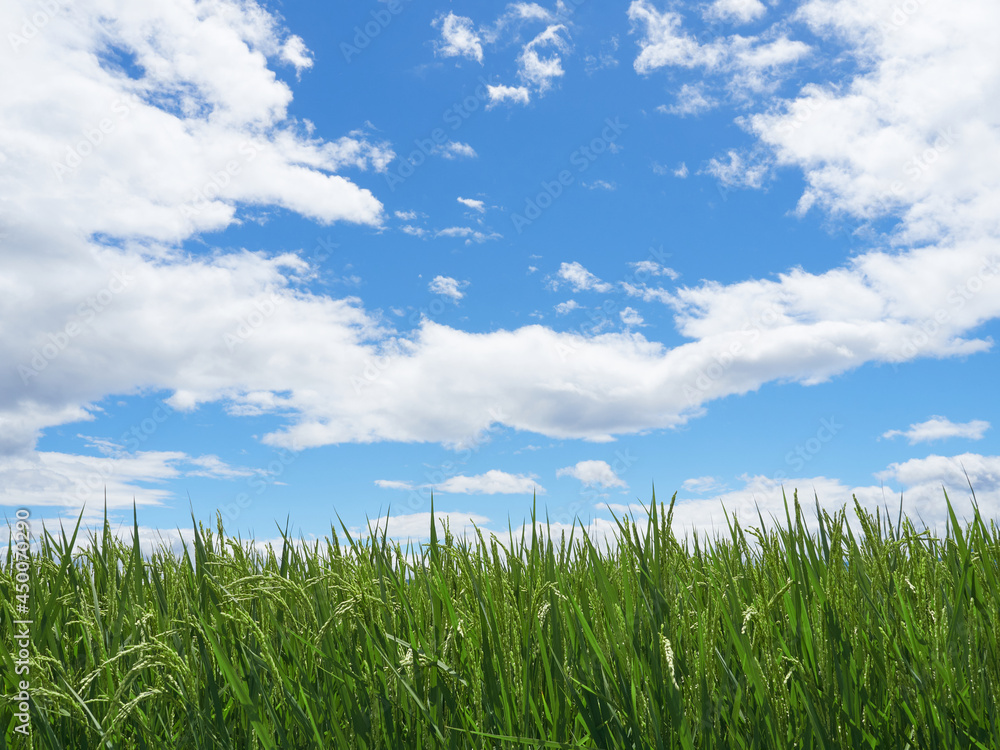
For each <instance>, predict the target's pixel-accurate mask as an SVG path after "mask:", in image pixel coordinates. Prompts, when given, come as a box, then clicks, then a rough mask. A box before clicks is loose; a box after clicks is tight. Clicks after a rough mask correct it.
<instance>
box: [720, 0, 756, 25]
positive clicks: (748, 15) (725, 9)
mask: <svg viewBox="0 0 1000 750" xmlns="http://www.w3.org/2000/svg"><path fill="white" fill-rule="evenodd" d="M765 13H767V8H766V7H765V6H764V3H762V2H761V1H760V0H715V2H713V3H712V4H711V5H710V6H708V9H707V10H706V12H705V17H706V18H708V19H718V20H722V21H732V22H734V23H749V22H750V21H756V20H757V19H758V18H760V17H761V16H763V15H764V14H765Z"/></svg>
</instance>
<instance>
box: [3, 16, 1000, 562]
mask: <svg viewBox="0 0 1000 750" xmlns="http://www.w3.org/2000/svg"><path fill="white" fill-rule="evenodd" d="M998 14H1000V10H998V9H997V8H996V7H995V4H992V3H990V2H988V1H987V0H970V1H969V2H967V3H964V4H963V6H962V8H961V9H955V8H952V7H947V8H946V7H938V6H937V5H935V4H932V3H926V2H921V0H908V2H907V3H903V4H899V3H895V2H878V1H872V0H805V1H804V2H786V3H779V2H769V3H764V2H761V1H760V0H706V1H705V2H701V3H665V2H655V1H654V0H634V2H631V3H630V4H620V5H614V6H611V7H609V6H608V5H607V4H599V3H596V2H593V1H592V0H585V1H584V2H573V0H568V1H567V2H558V3H556V4H552V3H547V4H546V3H539V4H535V3H512V4H506V5H505V4H489V5H486V6H484V5H483V4H482V3H471V2H470V3H458V2H456V3H439V4H437V5H435V4H426V3H421V4H418V3H415V2H404V1H403V0H399V1H396V0H390V2H375V1H372V2H358V3H351V4H335V5H330V4H327V3H315V2H300V3H294V4H286V5H279V4H256V3H253V2H239V3H237V2H231V1H227V0H216V1H215V2H200V3H196V2H192V1H191V0H151V1H150V2H147V3H145V4H143V5H142V7H135V6H134V4H130V3H125V2H113V1H112V0H80V1H79V2H75V3H72V4H70V3H60V2H58V0H53V2H51V3H37V2H31V1H29V0H15V2H13V3H8V4H6V5H5V7H4V9H3V10H2V11H0V18H2V20H3V28H5V29H8V30H9V33H7V34H6V40H5V42H4V43H3V44H0V56H2V59H3V66H4V69H5V70H13V71H15V73H16V74H15V75H8V76H4V80H3V81H2V82H0V90H2V94H3V101H4V102H5V106H4V108H3V112H2V113H0V199H2V200H0V222H2V224H3V229H2V237H0V243H2V244H0V247H2V251H0V252H2V258H3V263H2V266H0V289H2V290H3V292H4V293H3V295H0V358H2V360H3V362H5V363H6V366H5V367H4V369H3V374H2V376H0V479H2V487H3V489H2V490H0V503H2V504H3V505H4V506H5V509H6V511H5V512H6V513H7V515H8V517H10V516H12V515H13V512H14V510H16V509H17V508H28V509H29V510H30V511H31V513H32V517H33V518H34V519H36V520H37V521H39V522H43V521H44V522H46V523H47V524H55V523H58V520H59V519H66V518H75V517H76V516H77V515H79V514H80V512H81V510H82V511H83V513H84V516H85V519H86V520H87V522H88V523H89V524H93V523H95V522H97V521H98V520H99V519H100V517H101V515H102V513H103V507H104V496H105V490H106V491H107V504H108V508H109V513H110V515H111V516H112V517H113V518H114V519H115V520H116V521H119V522H127V523H126V524H125V525H126V526H130V523H131V508H132V504H133V501H134V502H135V503H136V505H137V507H138V509H139V521H140V525H141V527H142V531H143V535H144V538H145V539H146V540H147V542H149V543H152V542H153V541H155V540H157V539H160V538H162V539H164V540H165V541H167V542H168V543H172V542H176V540H177V539H178V536H179V535H183V534H186V533H188V532H187V531H186V529H187V528H188V527H190V523H191V512H192V511H193V512H194V514H195V516H196V517H197V518H198V519H199V520H203V521H206V522H211V521H213V520H214V518H215V515H216V512H219V513H221V514H222V516H223V519H224V522H225V524H226V528H227V529H228V530H230V531H232V532H233V533H236V532H239V533H241V534H243V535H244V536H252V537H254V538H255V539H258V540H268V539H273V538H275V537H276V536H277V530H276V523H277V524H280V525H282V526H284V524H285V522H286V519H287V522H288V524H289V527H290V528H291V529H292V530H293V533H295V534H296V535H303V536H306V537H307V538H310V537H313V536H320V537H321V536H323V535H324V534H326V533H328V532H329V529H330V525H331V523H336V519H337V516H338V515H339V517H340V518H341V519H342V520H343V522H344V523H345V524H346V525H347V526H348V527H350V528H353V529H359V528H361V527H363V526H364V524H365V520H366V518H375V517H383V518H384V517H385V516H386V514H387V513H388V514H389V516H390V521H389V523H390V533H392V534H393V535H394V536H397V537H407V536H413V537H420V536H424V535H425V534H426V531H427V528H428V517H427V513H428V512H429V510H430V502H429V499H430V494H431V492H432V491H433V493H434V497H435V510H436V512H438V513H439V514H440V515H442V517H447V518H448V519H449V521H450V523H451V524H452V526H453V528H460V527H463V526H465V525H466V524H467V523H468V522H469V521H470V520H471V521H472V522H474V523H476V524H477V525H479V526H481V527H483V528H484V529H487V530H492V531H497V532H501V531H503V532H506V529H507V527H508V522H509V523H510V524H511V525H512V526H514V527H515V528H516V527H517V526H519V525H520V524H521V523H522V522H523V521H524V520H525V519H526V517H527V516H528V514H529V513H530V509H531V504H532V495H533V492H534V493H536V496H537V502H538V507H539V509H540V510H541V511H542V512H548V514H549V517H550V518H551V519H552V520H553V521H554V522H555V523H556V528H557V529H558V528H560V526H561V525H563V524H569V523H571V522H572V520H573V518H574V517H578V518H579V519H580V521H581V522H583V523H585V524H587V525H588V526H589V528H590V529H591V530H592V531H593V532H594V533H595V534H598V535H606V534H607V533H608V532H609V530H610V528H611V526H612V524H610V523H609V521H610V519H611V513H612V512H616V513H626V512H630V513H639V514H641V507H640V505H641V503H647V502H648V501H649V498H650V493H651V488H652V486H653V485H654V484H655V486H656V489H657V493H658V497H660V498H661V499H665V498H669V496H670V495H671V494H672V493H673V492H675V491H676V492H678V498H679V501H678V510H677V519H678V525H679V526H680V527H682V528H683V529H684V530H685V531H688V532H689V531H692V530H698V531H700V532H705V533H709V534H711V533H714V531H716V530H722V529H724V520H723V512H722V509H723V507H724V506H725V507H726V508H727V509H729V510H730V511H734V512H736V513H738V514H739V515H740V517H741V518H745V519H746V520H748V521H752V522H755V521H756V518H757V516H756V508H757V507H760V508H761V509H762V511H763V512H764V514H765V517H766V515H767V514H768V513H775V514H778V515H782V514H783V510H782V508H783V506H782V499H781V493H782V488H783V487H784V489H785V490H787V491H788V492H789V493H790V492H791V491H792V490H793V489H798V490H799V492H800V493H801V494H803V495H804V496H805V497H807V498H810V499H811V498H812V497H813V495H814V494H816V495H818V497H819V500H820V502H821V504H822V505H823V506H824V507H827V508H828V509H835V508H840V507H841V506H842V505H843V504H845V503H847V504H851V503H852V501H851V497H852V495H856V496H857V497H858V499H859V501H860V502H862V503H863V504H864V505H866V506H868V507H872V508H874V507H876V506H883V505H888V506H889V507H891V508H893V509H895V508H898V504H899V502H900V496H901V495H902V498H903V504H904V508H905V510H907V511H908V512H910V513H912V514H913V515H914V516H919V517H920V518H923V519H924V520H925V521H926V522H928V523H929V524H938V523H942V522H943V520H944V518H945V508H944V502H943V493H942V491H941V488H942V486H944V487H946V488H947V489H948V491H949V494H950V495H951V496H952V497H953V499H954V500H955V501H956V503H957V505H958V507H959V510H960V512H962V513H967V512H968V511H969V508H970V506H969V502H968V499H969V492H968V487H967V484H966V478H965V474H966V472H967V473H968V475H969V477H970V478H971V480H972V483H973V486H974V487H975V490H976V495H977V497H978V499H979V502H980V505H981V507H982V508H983V509H984V511H985V512H986V513H987V514H988V515H990V516H991V517H996V516H997V513H998V510H1000V455H998V453H1000V452H998V446H997V442H996V441H997V438H996V432H995V429H993V427H992V425H994V424H996V422H997V420H998V419H1000V416H998V414H997V399H996V398H995V397H994V395H993V393H994V391H995V384H996V373H997V372H998V367H997V365H998V362H997V353H996V351H995V346H994V338H995V336H996V333H997V318H998V316H1000V281H998V279H1000V244H998V239H1000V222H998V220H997V216H996V211H995V207H996V205H1000V202H998V198H1000V177H998V175H1000V105H998V104H997V102H998V101H1000V97H998V96H995V95H994V94H996V93H998V91H1000V52H998V51H997V49H996V46H995V44H994V43H993V40H992V39H991V38H990V36H989V34H988V31H989V29H991V28H996V24H997V22H998V21H1000V18H998ZM991 92H992V93H991ZM178 529H180V532H178Z"/></svg>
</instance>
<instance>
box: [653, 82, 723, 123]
mask: <svg viewBox="0 0 1000 750" xmlns="http://www.w3.org/2000/svg"><path fill="white" fill-rule="evenodd" d="M718 106H719V102H718V100H716V99H714V98H713V97H711V96H709V95H708V94H707V93H706V91H705V86H704V84H701V83H696V84H694V85H691V84H689V83H685V84H683V85H682V86H681V90H680V91H678V92H677V101H676V103H675V104H674V105H673V106H671V107H667V106H666V105H664V104H661V105H660V106H659V107H657V108H656V110H657V112H663V113H664V114H671V115H679V116H680V117H688V116H691V115H700V114H702V113H703V112H708V111H709V110H711V109H715V108H716V107H718Z"/></svg>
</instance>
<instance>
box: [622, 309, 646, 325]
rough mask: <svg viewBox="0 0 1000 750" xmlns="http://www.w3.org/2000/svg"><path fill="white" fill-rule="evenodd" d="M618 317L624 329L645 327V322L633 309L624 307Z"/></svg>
mask: <svg viewBox="0 0 1000 750" xmlns="http://www.w3.org/2000/svg"><path fill="white" fill-rule="evenodd" d="M618 317H620V318H621V321H622V323H623V324H624V325H625V327H626V328H640V327H642V326H644V325H646V323H645V321H643V319H642V315H640V314H639V311H638V310H636V309H635V308H633V307H626V308H624V309H623V310H621V311H620V312H619V313H618Z"/></svg>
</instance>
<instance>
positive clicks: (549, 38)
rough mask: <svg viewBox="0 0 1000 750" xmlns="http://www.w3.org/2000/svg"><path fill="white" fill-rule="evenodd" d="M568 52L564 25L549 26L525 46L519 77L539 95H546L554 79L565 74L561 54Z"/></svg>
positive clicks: (522, 52)
mask: <svg viewBox="0 0 1000 750" xmlns="http://www.w3.org/2000/svg"><path fill="white" fill-rule="evenodd" d="M568 50H569V42H568V41H567V39H566V27H565V26H563V25H562V24H554V25H552V26H548V27H547V28H546V29H545V31H543V32H542V33H540V34H538V35H537V36H536V37H535V38H534V39H532V40H531V41H530V42H528V43H527V44H526V45H524V49H523V50H522V51H521V58H520V61H519V62H520V68H519V69H518V75H519V76H520V77H521V79H522V80H524V81H525V83H527V84H529V85H531V86H533V87H534V88H535V89H536V90H537V91H538V92H539V93H544V92H545V91H546V90H547V89H548V88H549V87H550V86H551V85H552V81H553V79H556V78H560V77H561V76H563V75H564V74H565V71H564V70H563V67H562V57H560V55H559V53H565V52H567V51H568ZM546 52H547V54H546Z"/></svg>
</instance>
